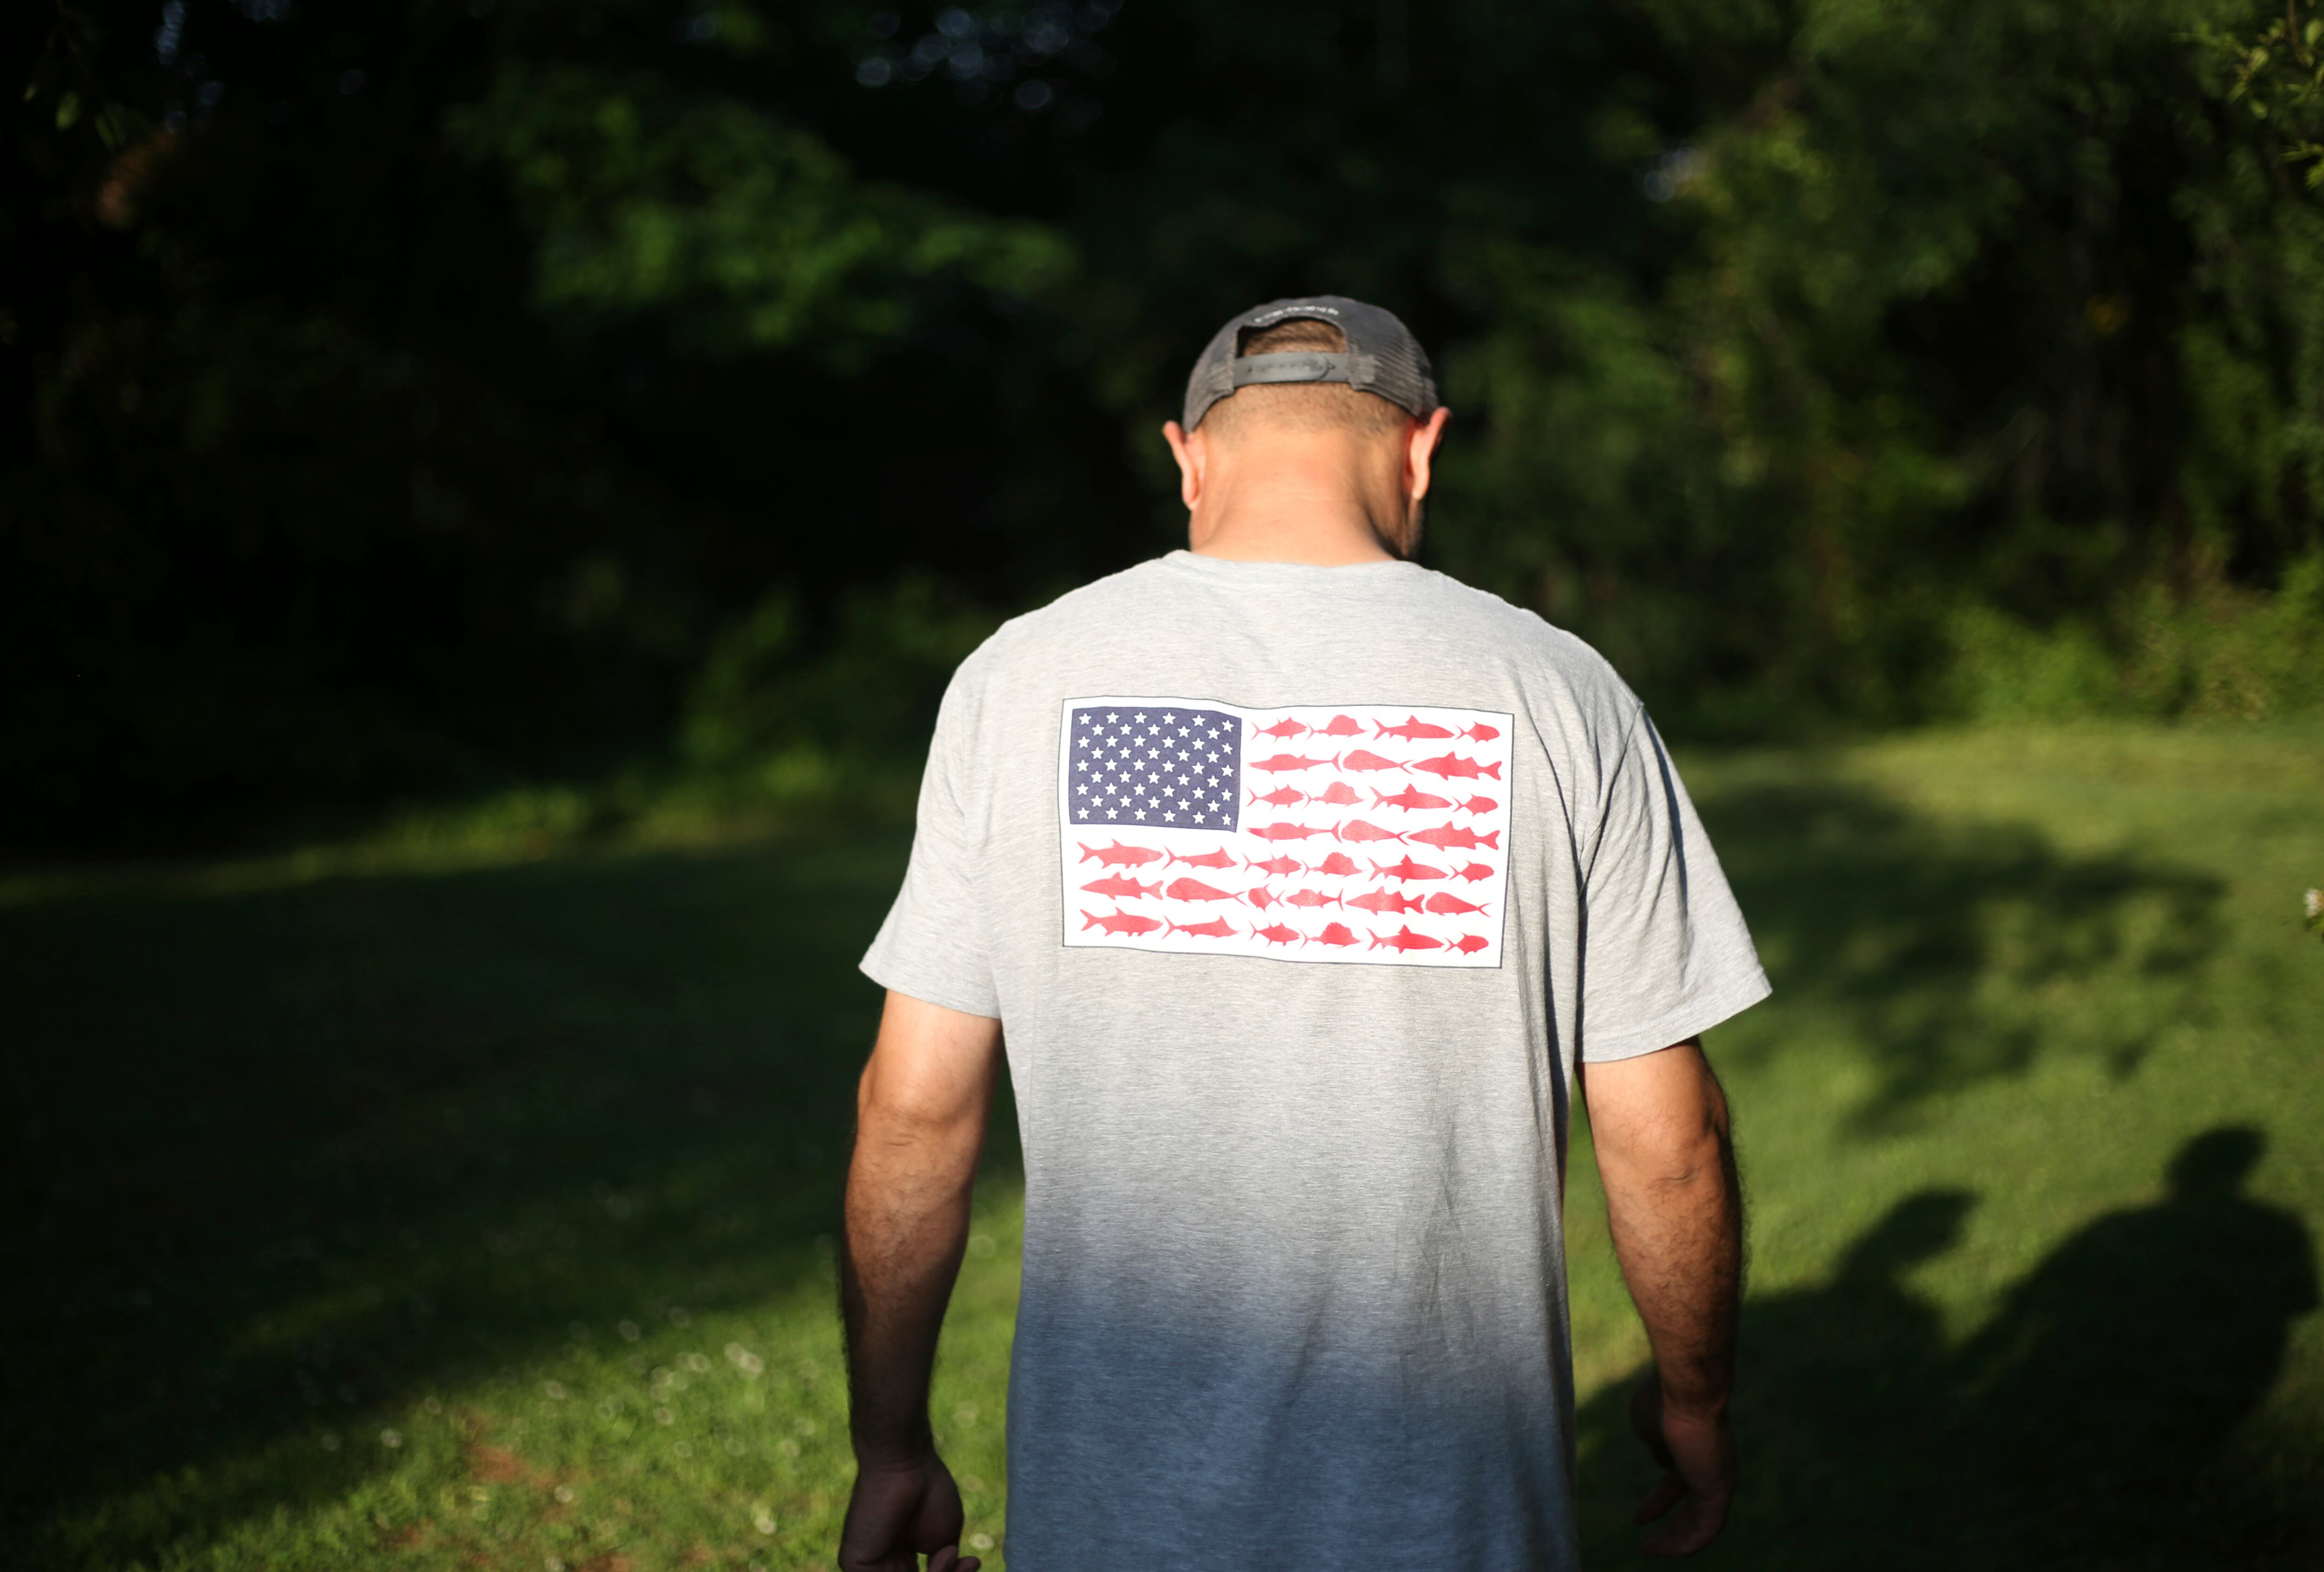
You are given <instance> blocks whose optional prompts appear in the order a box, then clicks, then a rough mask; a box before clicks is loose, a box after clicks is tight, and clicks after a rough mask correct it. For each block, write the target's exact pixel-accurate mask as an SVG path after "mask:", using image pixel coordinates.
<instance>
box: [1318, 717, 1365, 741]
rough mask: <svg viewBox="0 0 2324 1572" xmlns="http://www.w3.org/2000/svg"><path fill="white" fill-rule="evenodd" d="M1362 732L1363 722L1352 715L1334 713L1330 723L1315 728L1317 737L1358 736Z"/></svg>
mask: <svg viewBox="0 0 2324 1572" xmlns="http://www.w3.org/2000/svg"><path fill="white" fill-rule="evenodd" d="M1363 734H1364V723H1363V722H1361V721H1359V720H1357V719H1356V718H1355V717H1354V716H1353V715H1334V716H1333V717H1332V723H1331V724H1330V725H1328V726H1318V727H1316V728H1315V735H1316V736H1318V737H1360V736H1362V735H1363Z"/></svg>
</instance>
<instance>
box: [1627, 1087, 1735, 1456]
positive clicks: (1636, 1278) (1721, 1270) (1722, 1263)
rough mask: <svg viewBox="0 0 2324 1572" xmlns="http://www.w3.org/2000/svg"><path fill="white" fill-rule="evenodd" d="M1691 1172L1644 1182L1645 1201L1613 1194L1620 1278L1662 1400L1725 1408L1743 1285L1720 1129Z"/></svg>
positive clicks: (1728, 1156)
mask: <svg viewBox="0 0 2324 1572" xmlns="http://www.w3.org/2000/svg"><path fill="white" fill-rule="evenodd" d="M1706 1146H1707V1149H1706V1150H1704V1151H1703V1152H1701V1154H1699V1157H1698V1161H1697V1162H1696V1163H1693V1164H1691V1165H1690V1171H1689V1172H1683V1173H1673V1174H1668V1175H1665V1176H1661V1177H1657V1178H1655V1179H1652V1180H1648V1181H1644V1182H1643V1183H1642V1185H1641V1186H1640V1187H1639V1188H1640V1189H1642V1190H1646V1192H1647V1195H1648V1196H1650V1197H1651V1199H1647V1198H1646V1197H1642V1196H1637V1195H1633V1196H1631V1197H1628V1198H1626V1200H1625V1201H1623V1202H1615V1201H1613V1200H1611V1199H1610V1198H1609V1204H1608V1209H1607V1210H1608V1218H1609V1223H1610V1224H1611V1226H1612V1231H1613V1236H1614V1253H1615V1255H1616V1257H1617V1259H1618V1260H1619V1262H1620V1263H1621V1267H1622V1276H1623V1278H1624V1279H1625V1280H1626V1281H1627V1282H1628V1284H1629V1286H1630V1296H1631V1298H1632V1300H1633V1301H1635V1302H1636V1303H1637V1307H1638V1317H1639V1319H1641V1320H1643V1321H1644V1322H1645V1323H1646V1339H1647V1341H1648V1343H1649V1344H1650V1345H1652V1347H1653V1348H1654V1354H1655V1368H1656V1370H1657V1371H1658V1372H1659V1373H1660V1375H1661V1378H1662V1387H1663V1396H1664V1401H1665V1403H1667V1404H1668V1405H1669V1406H1671V1407H1672V1408H1674V1409H1676V1410H1678V1411H1681V1412H1684V1413H1690V1414H1708V1413H1713V1412H1716V1411H1719V1410H1720V1409H1723V1408H1724V1407H1725V1406H1726V1402H1727V1397H1728V1393H1729V1390H1730V1389H1731V1388H1732V1386H1733V1384H1734V1374H1735V1332H1736V1322H1737V1319H1738V1310H1739V1301H1740V1299H1741V1290H1742V1283H1743V1206H1742V1193H1741V1190H1740V1188H1739V1187H1738V1184H1737V1182H1736V1176H1735V1160H1734V1151H1733V1148H1732V1146H1731V1145H1729V1142H1728V1140H1727V1138H1726V1135H1725V1133H1724V1132H1721V1133H1720V1137H1719V1139H1718V1140H1717V1141H1716V1142H1715V1143H1707V1144H1706Z"/></svg>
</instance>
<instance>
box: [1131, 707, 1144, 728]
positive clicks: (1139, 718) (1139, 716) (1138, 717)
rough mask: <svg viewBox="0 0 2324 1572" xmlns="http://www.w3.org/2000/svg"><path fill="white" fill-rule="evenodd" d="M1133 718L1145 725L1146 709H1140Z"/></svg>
mask: <svg viewBox="0 0 2324 1572" xmlns="http://www.w3.org/2000/svg"><path fill="white" fill-rule="evenodd" d="M1132 719H1134V720H1135V721H1137V722H1138V723H1139V725H1141V726H1143V725H1144V724H1146V712H1144V711H1142V710H1141V711H1139V712H1138V714H1136V715H1135V716H1133V717H1132Z"/></svg>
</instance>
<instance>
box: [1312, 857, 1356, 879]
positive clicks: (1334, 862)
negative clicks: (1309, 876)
mask: <svg viewBox="0 0 2324 1572" xmlns="http://www.w3.org/2000/svg"><path fill="white" fill-rule="evenodd" d="M1314 871H1315V872H1317V873H1328V874H1330V875H1331V876H1332V877H1333V878H1347V877H1348V875H1350V874H1351V873H1357V872H1360V871H1361V870H1360V869H1358V868H1357V867H1356V862H1355V859H1353V858H1351V857H1350V856H1349V855H1348V854H1347V853H1346V852H1344V851H1334V852H1333V853H1332V855H1331V856H1329V857H1326V858H1325V859H1323V861H1321V862H1319V863H1317V864H1316V865H1315V867H1314Z"/></svg>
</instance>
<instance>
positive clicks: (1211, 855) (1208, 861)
mask: <svg viewBox="0 0 2324 1572" xmlns="http://www.w3.org/2000/svg"><path fill="white" fill-rule="evenodd" d="M1171 861H1172V862H1183V863H1185V865H1186V866H1187V867H1188V868H1232V867H1233V866H1234V865H1235V860H1234V859H1233V858H1231V857H1230V856H1228V855H1227V854H1226V853H1225V852H1223V851H1205V852H1203V854H1202V855H1201V856H1200V857H1184V856H1181V857H1174V858H1172V859H1171Z"/></svg>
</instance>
